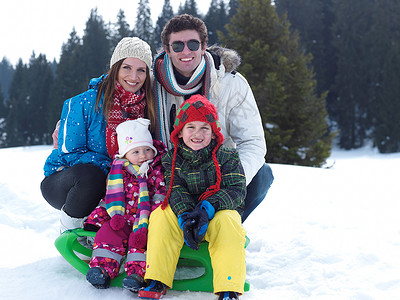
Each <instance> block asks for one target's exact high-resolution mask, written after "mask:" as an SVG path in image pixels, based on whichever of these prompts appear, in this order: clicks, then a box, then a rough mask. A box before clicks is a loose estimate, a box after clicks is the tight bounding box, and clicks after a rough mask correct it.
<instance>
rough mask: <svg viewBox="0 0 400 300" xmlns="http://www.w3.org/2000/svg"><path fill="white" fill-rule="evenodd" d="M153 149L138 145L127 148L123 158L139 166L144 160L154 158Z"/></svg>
mask: <svg viewBox="0 0 400 300" xmlns="http://www.w3.org/2000/svg"><path fill="white" fill-rule="evenodd" d="M154 154H155V153H154V150H153V149H151V148H150V147H148V146H139V147H136V148H133V149H131V150H129V151H128V152H127V153H126V154H125V158H126V159H127V160H129V161H130V163H131V164H133V165H138V166H141V165H142V164H143V163H144V162H145V161H148V160H150V159H153V158H154Z"/></svg>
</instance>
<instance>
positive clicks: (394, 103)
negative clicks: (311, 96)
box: [367, 0, 400, 153]
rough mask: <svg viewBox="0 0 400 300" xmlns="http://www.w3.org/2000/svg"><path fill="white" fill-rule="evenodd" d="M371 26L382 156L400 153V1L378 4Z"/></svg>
mask: <svg viewBox="0 0 400 300" xmlns="http://www.w3.org/2000/svg"><path fill="white" fill-rule="evenodd" d="M372 9H373V12H372V14H371V17H369V22H370V23H372V25H371V27H370V32H369V33H368V34H367V37H368V38H369V39H371V41H370V44H369V45H370V51H371V53H370V57H371V59H369V60H368V65H369V68H370V78H371V79H370V81H369V82H370V85H369V86H371V88H370V89H371V95H370V99H371V100H370V101H369V102H368V106H369V107H370V111H369V116H370V117H369V119H372V120H373V132H372V138H373V141H374V145H375V146H377V147H378V149H379V151H380V152H381V153H392V152H400V102H399V95H400V93H399V92H400V87H399V84H398V78H399V75H400V56H399V53H400V52H399V50H400V20H399V18H398V16H399V14H400V6H399V2H398V1H397V0H385V1H376V2H375V3H374V7H373V8H372Z"/></svg>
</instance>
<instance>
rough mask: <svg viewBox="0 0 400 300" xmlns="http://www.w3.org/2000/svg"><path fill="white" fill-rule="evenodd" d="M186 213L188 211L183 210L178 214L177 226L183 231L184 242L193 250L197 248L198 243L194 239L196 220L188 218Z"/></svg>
mask: <svg viewBox="0 0 400 300" xmlns="http://www.w3.org/2000/svg"><path fill="white" fill-rule="evenodd" d="M188 214H189V213H187V212H185V213H183V214H180V215H179V216H178V223H179V227H181V229H182V231H183V240H184V241H185V244H186V245H188V247H189V248H192V249H193V250H199V243H197V242H196V241H195V239H194V229H195V226H196V220H195V219H193V218H189V216H188Z"/></svg>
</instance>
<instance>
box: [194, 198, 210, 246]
mask: <svg viewBox="0 0 400 300" xmlns="http://www.w3.org/2000/svg"><path fill="white" fill-rule="evenodd" d="M214 215H215V209H214V207H213V206H212V205H211V204H210V202H208V201H207V200H203V201H202V202H200V203H199V204H197V205H196V207H195V208H194V210H193V211H192V212H190V213H188V218H192V219H195V220H196V226H195V228H194V230H193V235H194V241H195V242H196V243H197V244H200V242H201V241H202V240H203V239H204V236H205V235H206V232H207V229H208V223H209V222H210V220H211V219H212V218H214Z"/></svg>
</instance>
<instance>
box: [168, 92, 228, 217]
mask: <svg viewBox="0 0 400 300" xmlns="http://www.w3.org/2000/svg"><path fill="white" fill-rule="evenodd" d="M193 121H200V122H205V123H208V124H210V126H211V129H212V131H213V133H214V135H215V140H216V141H217V145H216V146H215V148H214V149H213V151H212V158H213V161H214V165H215V169H216V172H217V181H216V182H215V184H213V185H211V186H209V187H208V188H207V190H206V191H205V192H204V193H203V194H201V196H200V197H199V201H202V200H204V199H206V198H207V197H209V196H211V195H213V194H215V193H216V192H217V191H219V189H220V184H221V169H220V167H219V164H218V161H217V155H216V153H217V150H218V148H219V147H220V146H221V145H222V143H223V142H224V136H223V135H222V133H221V126H220V125H219V120H218V114H217V109H216V108H215V106H214V104H212V103H211V102H210V101H209V100H208V99H207V98H206V97H204V96H202V95H193V96H192V97H190V98H189V99H187V100H186V101H185V102H183V103H182V105H181V106H180V107H179V109H178V111H177V112H176V118H175V123H174V131H172V133H171V142H172V143H173V144H174V156H173V158H172V170H171V182H170V184H169V188H168V193H167V195H166V197H165V199H164V202H163V204H162V205H161V208H162V209H165V208H166V207H167V205H168V197H169V195H170V194H171V190H172V186H173V183H174V173H175V160H176V155H177V149H178V143H179V138H178V135H179V132H180V131H181V130H182V128H183V126H185V124H186V123H189V122H193Z"/></svg>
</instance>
